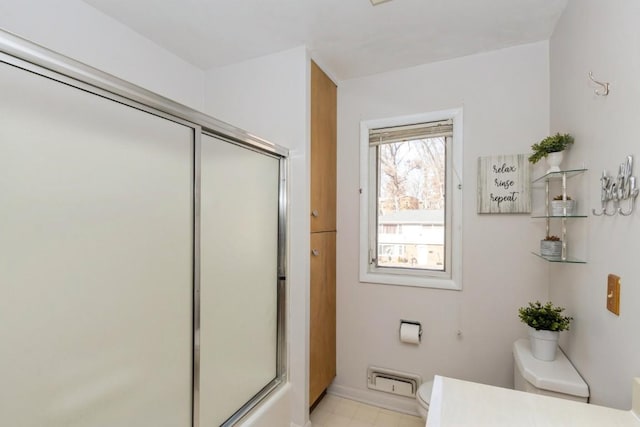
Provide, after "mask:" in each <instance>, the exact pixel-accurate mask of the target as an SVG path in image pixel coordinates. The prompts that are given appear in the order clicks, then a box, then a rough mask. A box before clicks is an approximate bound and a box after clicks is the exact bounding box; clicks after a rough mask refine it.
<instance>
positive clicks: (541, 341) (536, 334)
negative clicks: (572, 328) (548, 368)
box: [529, 327, 560, 362]
mask: <svg viewBox="0 0 640 427" xmlns="http://www.w3.org/2000/svg"><path fill="white" fill-rule="evenodd" d="M559 337H560V332H558V331H536V330H535V329H533V328H532V327H529V342H530V343H531V353H532V354H533V357H535V358H536V359H540V360H544V361H546V362H550V361H552V360H554V359H555V358H556V351H557V350H558V338H559Z"/></svg>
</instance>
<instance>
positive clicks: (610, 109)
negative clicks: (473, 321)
mask: <svg viewBox="0 0 640 427" xmlns="http://www.w3.org/2000/svg"><path fill="white" fill-rule="evenodd" d="M638 22H640V3H638V2H637V1H635V0H617V1H614V2H607V4H606V7H605V5H604V4H603V2H601V1H598V0H571V1H570V2H569V5H568V7H567V9H566V11H565V12H564V14H563V16H562V18H561V19H560V21H559V22H558V26H557V27H556V30H555V32H554V34H553V37H552V39H551V42H550V52H551V55H550V64H551V131H553V132H555V131H562V132H570V133H572V134H573V135H575V138H576V143H575V144H574V146H573V147H572V148H571V150H570V151H569V156H568V160H567V165H569V166H581V165H582V164H583V163H585V164H586V166H587V167H588V168H589V169H590V172H589V175H588V199H587V200H586V201H585V203H587V204H588V208H589V211H590V209H591V208H597V207H598V206H599V204H600V203H599V201H600V191H599V188H600V182H599V178H600V175H601V174H602V170H603V169H607V171H609V173H617V166H618V165H619V164H620V163H622V162H623V160H624V159H625V158H626V156H628V155H630V154H631V155H634V156H635V159H634V160H635V162H636V165H637V164H638V163H637V162H638V161H640V152H639V151H638V142H639V141H640V127H639V126H638V117H639V113H640V54H639V52H640V26H638ZM589 71H593V73H594V75H595V77H596V78H597V79H600V80H604V81H609V82H611V93H610V94H609V96H607V97H598V96H596V95H594V93H593V89H594V88H596V86H593V85H592V84H590V83H589V81H588V78H587V74H588V72H589ZM634 175H635V176H640V167H639V166H636V167H634ZM639 218H640V216H639V215H638V213H634V215H633V216H630V217H621V216H616V217H596V216H590V217H589V218H588V219H586V220H584V221H586V224H587V226H586V227H584V228H585V229H586V233H587V236H586V242H587V243H588V246H587V254H588V263H587V264H585V265H578V266H571V265H559V266H555V265H554V266H553V267H552V268H551V271H550V279H549V282H550V296H551V297H552V298H553V300H554V302H555V303H556V304H560V305H563V306H566V307H567V310H568V311H569V312H570V313H572V314H573V317H574V318H575V320H574V324H573V326H572V330H571V331H570V332H568V333H563V334H562V335H563V336H562V338H561V345H562V347H563V348H564V350H565V352H567V353H568V356H569V358H570V359H571V360H572V361H573V363H574V364H575V366H576V367H577V369H578V371H580V373H581V374H582V376H583V377H584V379H585V380H586V382H587V383H588V384H589V386H590V389H591V396H592V400H591V401H592V402H593V403H596V404H600V405H606V406H613V407H617V408H622V409H628V408H630V405H631V380H632V377H634V376H640V334H639V333H638V325H640V286H638V285H639V282H640V270H639V269H638V254H639V253H640V238H639V236H640V219H639ZM609 273H614V274H617V275H619V276H620V277H621V278H622V287H621V300H620V317H617V316H615V315H613V314H611V313H610V312H608V311H607V310H606V289H607V274H609Z"/></svg>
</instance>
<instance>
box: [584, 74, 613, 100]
mask: <svg viewBox="0 0 640 427" xmlns="http://www.w3.org/2000/svg"><path fill="white" fill-rule="evenodd" d="M589 80H591V81H592V82H593V83H595V84H597V85H598V86H600V87H601V89H595V90H594V91H593V92H594V93H595V94H596V95H598V96H607V95H609V83H608V82H601V81H598V80H596V79H595V78H593V73H592V72H591V71H589Z"/></svg>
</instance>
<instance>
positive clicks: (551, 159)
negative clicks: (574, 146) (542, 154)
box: [546, 151, 564, 173]
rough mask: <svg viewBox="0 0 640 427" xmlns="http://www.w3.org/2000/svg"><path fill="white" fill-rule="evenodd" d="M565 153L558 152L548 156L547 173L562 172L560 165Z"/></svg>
mask: <svg viewBox="0 0 640 427" xmlns="http://www.w3.org/2000/svg"><path fill="white" fill-rule="evenodd" d="M563 153H564V151H557V152H555V153H549V154H547V157H546V159H547V165H548V166H549V169H548V170H547V173H551V172H560V163H562V157H563V156H564V154H563Z"/></svg>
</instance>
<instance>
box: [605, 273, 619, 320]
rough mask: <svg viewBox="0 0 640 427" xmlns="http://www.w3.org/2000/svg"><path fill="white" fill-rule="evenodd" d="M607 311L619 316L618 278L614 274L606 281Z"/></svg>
mask: <svg viewBox="0 0 640 427" xmlns="http://www.w3.org/2000/svg"><path fill="white" fill-rule="evenodd" d="M607 310H609V311H610V312H612V313H613V314H615V315H616V316H620V277H619V276H616V275H615V274H610V275H609V277H608V279H607Z"/></svg>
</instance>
